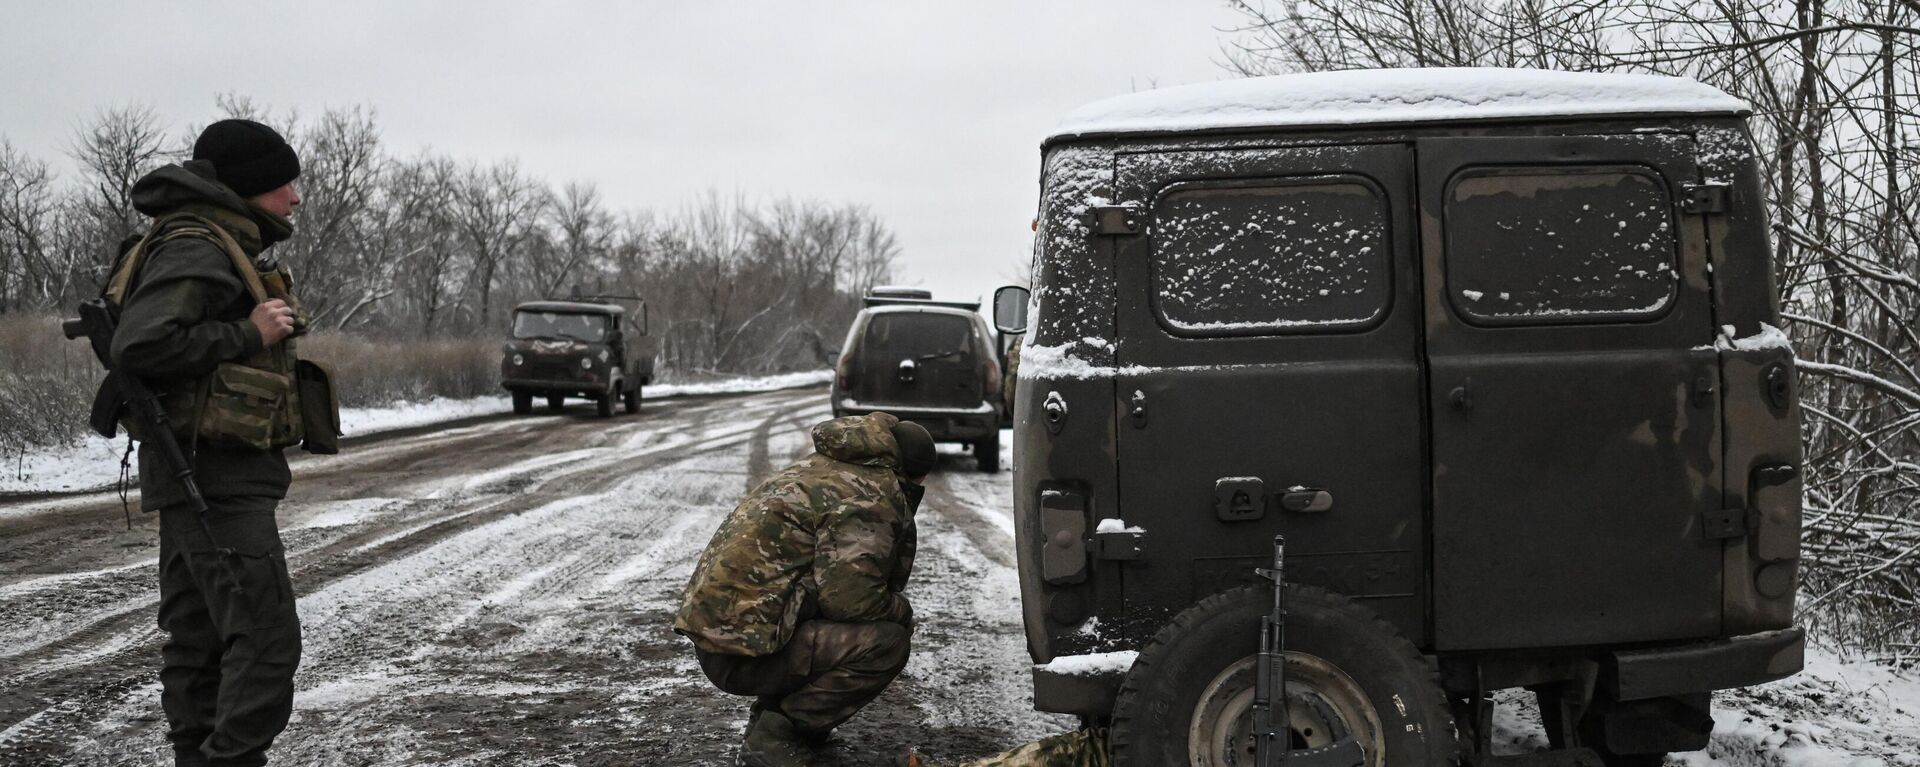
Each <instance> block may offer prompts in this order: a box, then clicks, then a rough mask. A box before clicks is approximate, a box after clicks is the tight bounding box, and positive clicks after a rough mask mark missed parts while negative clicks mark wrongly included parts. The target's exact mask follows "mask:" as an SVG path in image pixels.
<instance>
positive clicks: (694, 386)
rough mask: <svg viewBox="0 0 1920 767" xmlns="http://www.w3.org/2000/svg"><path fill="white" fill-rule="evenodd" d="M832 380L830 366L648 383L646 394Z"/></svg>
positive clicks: (750, 388)
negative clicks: (706, 379) (720, 378)
mask: <svg viewBox="0 0 1920 767" xmlns="http://www.w3.org/2000/svg"><path fill="white" fill-rule="evenodd" d="M832 380H833V371H831V370H809V371H807V372H804V373H783V374H781V375H772V376H759V377H755V378H729V379H726V380H724V381H709V382H707V383H689V384H649V385H648V386H647V387H646V395H647V396H648V397H649V398H651V397H676V396H681V395H687V394H741V393H746V392H763V391H775V390H779V389H798V388H800V387H803V386H814V385H817V384H823V383H828V382H830V381H832Z"/></svg>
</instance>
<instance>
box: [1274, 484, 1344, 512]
mask: <svg viewBox="0 0 1920 767" xmlns="http://www.w3.org/2000/svg"><path fill="white" fill-rule="evenodd" d="M1280 508H1283V509H1286V510H1287V511H1327V510H1329V509H1332V508H1333V493H1329V492H1327V491H1325V490H1315V489H1313V488H1308V487H1303V488H1300V489H1298V490H1288V491H1287V492H1284V493H1281V494H1280Z"/></svg>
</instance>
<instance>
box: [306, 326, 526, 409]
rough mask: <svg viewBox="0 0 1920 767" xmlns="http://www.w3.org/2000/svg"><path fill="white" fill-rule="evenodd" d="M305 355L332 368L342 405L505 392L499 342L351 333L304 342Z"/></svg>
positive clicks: (322, 335) (314, 337) (316, 336)
mask: <svg viewBox="0 0 1920 767" xmlns="http://www.w3.org/2000/svg"><path fill="white" fill-rule="evenodd" d="M299 344H300V347H299V348H300V356H301V357H303V358H306V359H310V360H315V361H318V362H322V363H325V364H326V365H327V366H328V367H330V368H332V369H333V375H334V380H335V381H336V382H338V385H339V387H340V391H339V392H338V394H339V396H340V405H341V406H342V407H375V406H380V405H390V404H393V403H395V402H403V401H417V400H424V399H428V398H431V397H477V396H480V395H483V394H500V393H501V389H500V341H499V339H492V338H485V339H483V338H449V339H432V340H412V341H396V340H387V339H380V338H371V337H368V336H362V335H356V334H351V333H315V334H313V335H310V336H307V337H305V338H301V339H300V340H299Z"/></svg>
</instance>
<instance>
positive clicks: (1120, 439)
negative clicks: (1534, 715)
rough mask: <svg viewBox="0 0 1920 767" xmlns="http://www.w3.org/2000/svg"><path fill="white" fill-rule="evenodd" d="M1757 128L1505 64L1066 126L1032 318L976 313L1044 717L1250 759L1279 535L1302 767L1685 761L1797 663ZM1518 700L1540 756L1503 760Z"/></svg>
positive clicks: (1119, 745) (1176, 753)
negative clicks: (1002, 382)
mask: <svg viewBox="0 0 1920 767" xmlns="http://www.w3.org/2000/svg"><path fill="white" fill-rule="evenodd" d="M1748 114H1749V109H1748V106H1747V105H1746V104H1745V103H1744V102H1742V101H1740V100H1738V99H1735V98H1732V97H1730V96H1728V95H1726V94H1724V93H1721V92H1720V91H1718V90H1715V89H1713V88H1711V87H1708V86H1705V85H1702V84H1700V83H1696V82H1693V81H1689V80H1682V79H1673V78H1664V77H1654V76H1641V75H1613V74H1571V73H1556V72H1539V71H1528V70H1397V71H1372V72H1346V73H1329V74H1303V75H1286V76H1278V77H1269V78H1258V79H1248V80H1240V81H1233V82H1222V83H1212V84H1206V85H1198V86H1190V87H1181V88H1168V89H1164V90H1157V91H1149V92H1144V93H1136V94H1132V95H1128V96H1122V97H1118V98H1115V99H1111V100H1107V101H1102V102H1097V103H1095V104H1092V105H1089V106H1087V107H1084V108H1082V109H1081V110H1079V111H1078V112H1075V113H1073V115H1072V116H1070V117H1069V118H1068V119H1067V120H1066V121H1065V123H1064V124H1063V125H1062V127H1061V128H1060V129H1059V131H1058V132H1057V133H1056V134H1054V135H1053V136H1051V137H1050V138H1048V139H1047V140H1046V141H1045V142H1044V143H1043V145H1042V155H1043V166H1042V173H1041V201H1040V210H1039V218H1038V221H1037V227H1036V233H1037V234H1036V242H1035V261H1034V268H1033V273H1032V276H1033V280H1034V283H1033V284H1034V286H1035V288H1034V291H1033V294H1032V301H1031V307H1032V312H1033V315H1032V317H1031V322H1028V321H1027V320H1026V319H1024V318H1023V317H1022V315H1023V314H1025V311H1024V309H1023V308H1022V307H1021V306H1020V305H1019V304H1020V302H1019V300H1018V298H1019V295H1018V289H1013V290H1014V292H1013V293H1012V295H1013V299H1012V300H1008V301H1004V302H1000V301H997V302H996V303H997V304H1002V305H1000V306H997V307H996V312H995V314H996V324H997V325H999V326H1000V328H1001V329H1002V330H1003V331H1009V332H1011V331H1019V330H1023V329H1025V328H1024V326H1026V325H1031V332H1030V333H1029V335H1028V337H1027V340H1026V346H1025V349H1024V351H1023V353H1022V359H1021V367H1020V371H1019V377H1020V379H1021V380H1020V389H1019V392H1018V395H1017V398H1016V403H1015V406H1014V407H1015V413H1014V421H1015V437H1014V445H1015V450H1014V456H1013V457H1014V462H1013V463H1014V467H1015V469H1014V471H1015V477H1014V493H1015V498H1014V505H1015V511H1016V519H1015V521H1016V530H1017V542H1018V544H1017V548H1018V561H1019V571H1020V582H1021V592H1022V600H1023V609H1024V618H1025V624H1026V632H1027V640H1028V645H1029V648H1030V649H1031V651H1032V654H1033V659H1034V661H1035V664H1036V665H1035V668H1034V679H1033V689H1034V703H1035V706H1036V707H1037V708H1039V709H1040V710H1043V711H1054V712H1065V713H1073V714H1079V715H1081V716H1083V717H1086V718H1088V719H1089V720H1094V721H1104V722H1109V723H1111V725H1112V728H1113V729H1112V735H1111V737H1112V756H1113V763H1114V764H1116V765H1132V766H1133V767H1165V765H1172V764H1194V765H1207V766H1210V767H1212V766H1218V765H1232V764H1252V763H1253V762H1252V753H1253V748H1254V743H1253V738H1252V736H1251V734H1250V727H1251V724H1250V723H1251V716H1250V712H1251V711H1252V710H1253V708H1254V701H1253V698H1254V696H1253V688H1254V685H1253V678H1254V669H1255V653H1256V650H1257V649H1258V647H1259V644H1258V642H1259V633H1260V626H1261V623H1262V622H1263V618H1264V617H1265V616H1267V615H1268V614H1269V612H1270V607H1271V604H1272V600H1271V598H1270V596H1269V590H1270V587H1269V586H1267V585H1265V584H1266V582H1265V581H1263V580H1262V579H1261V576H1260V575H1259V574H1258V572H1257V568H1261V567H1265V566H1266V563H1267V562H1269V561H1270V560H1271V554H1272V541H1273V538H1274V536H1275V535H1276V534H1282V535H1284V536H1285V539H1286V542H1287V551H1288V553H1289V555H1288V558H1287V566H1286V573H1287V576H1288V578H1289V580H1290V581H1291V583H1290V585H1289V586H1288V588H1286V589H1285V590H1284V593H1283V596H1284V597H1285V600H1286V615H1285V622H1284V631H1283V636H1284V640H1285V645H1286V651H1285V653H1284V654H1282V655H1281V656H1280V657H1281V658H1283V659H1284V664H1283V665H1282V668H1284V672H1285V679H1286V684H1285V697H1284V703H1285V706H1286V707H1285V711H1286V718H1285V720H1284V721H1283V722H1282V723H1281V726H1282V727H1283V728H1284V732H1285V733H1286V734H1287V736H1288V737H1290V739H1291V742H1290V744H1288V745H1289V746H1290V748H1291V749H1293V750H1292V751H1290V752H1289V755H1288V759H1287V763H1288V764H1294V765H1302V764H1343V765H1351V764H1366V765H1374V766H1378V765H1396V766H1397V765H1427V764H1448V763H1453V762H1454V761H1456V760H1460V761H1463V762H1466V763H1471V764H1506V763H1514V764H1523V763H1537V764H1607V765H1652V764H1659V763H1660V761H1661V758H1662V756H1661V755H1662V754H1664V753H1666V752H1670V751H1686V750H1695V749H1700V748H1703V747H1705V746H1706V745H1707V743H1708V739H1709V734H1710V731H1711V729H1712V726H1713V720H1712V718H1711V717H1710V715H1709V693H1711V692H1712V691H1714V690H1719V689H1725V688H1731V687H1738V686H1745V685H1753V684H1759V683H1763V682H1767V681H1771V680H1776V679H1780V678H1783V677H1786V676H1788V675H1791V674H1793V673H1795V672H1797V671H1798V670H1799V669H1800V668H1801V664H1802V652H1803V638H1802V632H1801V630H1800V629H1799V628H1797V627H1796V626H1795V624H1794V621H1793V606H1794V596H1795V589H1796V582H1797V578H1796V566H1797V563H1798V558H1799V528H1800V463H1801V447H1800V441H1799V424H1800V411H1799V405H1798V403H1797V399H1796V392H1795V388H1794V387H1795V383H1794V373H1793V369H1794V360H1793V356H1792V350H1791V348H1790V347H1789V346H1788V344H1787V343H1786V342H1785V337H1784V335H1783V334H1781V333H1780V331H1779V330H1777V328H1778V327H1779V325H1780V319H1779V314H1778V309H1777V306H1776V302H1775V296H1776V285H1775V284H1774V276H1773V274H1772V271H1771V269H1770V266H1769V251H1768V230H1767V220H1766V213H1765V211H1764V209H1763V207H1762V184H1761V177H1760V175H1759V169H1758V167H1757V164H1756V160H1755V157H1754V153H1753V152H1754V150H1753V145H1752V141H1751V140H1750V138H1749V134H1748V128H1747V123H1746V118H1747V116H1748ZM1136 653H1137V655H1136ZM1516 688H1518V689H1520V690H1523V691H1531V692H1532V693H1533V699H1534V700H1537V702H1538V704H1539V706H1540V718H1541V721H1542V723H1543V726H1544V728H1545V730H1546V733H1545V734H1546V737H1547V739H1548V740H1549V741H1550V742H1551V744H1552V750H1550V751H1547V752H1545V753H1541V754H1532V755H1510V754H1502V753H1497V752H1496V751H1495V749H1494V743H1493V732H1492V730H1493V727H1492V722H1493V713H1494V708H1495V706H1494V703H1493V700H1494V698H1493V693H1494V692H1495V691H1500V690H1508V689H1516ZM1502 700H1506V701H1513V700H1516V698H1514V697H1512V695H1511V694H1508V695H1504V696H1503V697H1502ZM1519 700H1525V699H1524V698H1522V699H1519ZM1347 743H1351V744H1357V746H1358V753H1359V754H1361V756H1357V757H1356V756H1353V755H1354V753H1355V752H1354V751H1353V750H1352V749H1351V748H1347V749H1342V748H1339V746H1340V745H1342V744H1347ZM1343 754H1344V755H1345V756H1342V755H1343Z"/></svg>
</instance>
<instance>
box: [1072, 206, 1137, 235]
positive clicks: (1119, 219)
mask: <svg viewBox="0 0 1920 767" xmlns="http://www.w3.org/2000/svg"><path fill="white" fill-rule="evenodd" d="M1080 220H1081V222H1082V223H1084V224H1086V225H1087V229H1088V230H1090V231H1092V232H1093V233H1094V234H1095V235H1098V236H1112V235H1123V234H1139V233H1140V209H1139V208H1136V207H1134V206H1132V205H1096V206H1093V207H1091V208H1088V209H1087V213H1086V215H1085V216H1082V217H1081V219H1080Z"/></svg>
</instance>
